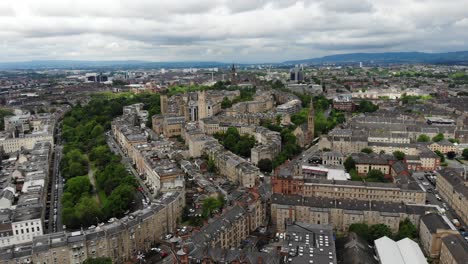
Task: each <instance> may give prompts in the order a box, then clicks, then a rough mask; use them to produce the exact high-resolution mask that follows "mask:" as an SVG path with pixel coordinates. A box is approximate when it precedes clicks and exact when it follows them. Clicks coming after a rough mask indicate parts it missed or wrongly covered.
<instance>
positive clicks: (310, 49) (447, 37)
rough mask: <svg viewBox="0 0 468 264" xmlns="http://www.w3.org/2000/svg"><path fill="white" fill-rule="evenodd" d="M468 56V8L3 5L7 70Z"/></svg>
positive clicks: (86, 2) (242, 0) (186, 0)
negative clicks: (413, 54)
mask: <svg viewBox="0 0 468 264" xmlns="http://www.w3.org/2000/svg"><path fill="white" fill-rule="evenodd" d="M457 50H468V0H303V1H295V0H0V62H7V61H26V60H42V59H73V60H133V59H137V60H148V61H190V60H203V61H208V60H216V61H223V62H279V61H284V60H289V59H302V58H314V57H320V56H323V55H329V54H337V53H348V52H381V51H426V52H441V51H457Z"/></svg>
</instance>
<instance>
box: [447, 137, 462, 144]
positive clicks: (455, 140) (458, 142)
mask: <svg viewBox="0 0 468 264" xmlns="http://www.w3.org/2000/svg"><path fill="white" fill-rule="evenodd" d="M448 141H450V142H452V143H454V144H455V143H457V144H460V140H459V139H456V138H449V139H448Z"/></svg>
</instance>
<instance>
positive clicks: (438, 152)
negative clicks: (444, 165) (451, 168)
mask: <svg viewBox="0 0 468 264" xmlns="http://www.w3.org/2000/svg"><path fill="white" fill-rule="evenodd" d="M434 153H435V154H437V156H439V158H440V162H445V156H444V153H442V152H440V150H436V151H434Z"/></svg>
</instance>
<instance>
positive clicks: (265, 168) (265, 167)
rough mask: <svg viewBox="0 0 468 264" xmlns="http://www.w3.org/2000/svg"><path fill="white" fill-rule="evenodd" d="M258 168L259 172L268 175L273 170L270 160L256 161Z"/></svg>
mask: <svg viewBox="0 0 468 264" xmlns="http://www.w3.org/2000/svg"><path fill="white" fill-rule="evenodd" d="M258 168H259V169H260V171H261V172H265V173H270V172H271V170H272V169H273V163H272V162H271V160H270V159H261V160H259V161H258Z"/></svg>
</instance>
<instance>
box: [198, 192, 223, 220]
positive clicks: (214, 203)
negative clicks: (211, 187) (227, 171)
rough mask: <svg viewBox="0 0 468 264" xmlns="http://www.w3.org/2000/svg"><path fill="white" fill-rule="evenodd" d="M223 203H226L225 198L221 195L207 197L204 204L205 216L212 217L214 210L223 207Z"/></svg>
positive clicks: (203, 213)
mask: <svg viewBox="0 0 468 264" xmlns="http://www.w3.org/2000/svg"><path fill="white" fill-rule="evenodd" d="M223 205H224V200H223V198H222V197H221V196H218V197H208V198H205V200H203V204H202V210H203V212H202V215H203V217H204V218H207V217H210V216H211V215H212V214H213V212H215V211H216V210H219V209H220V208H222V207H223Z"/></svg>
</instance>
